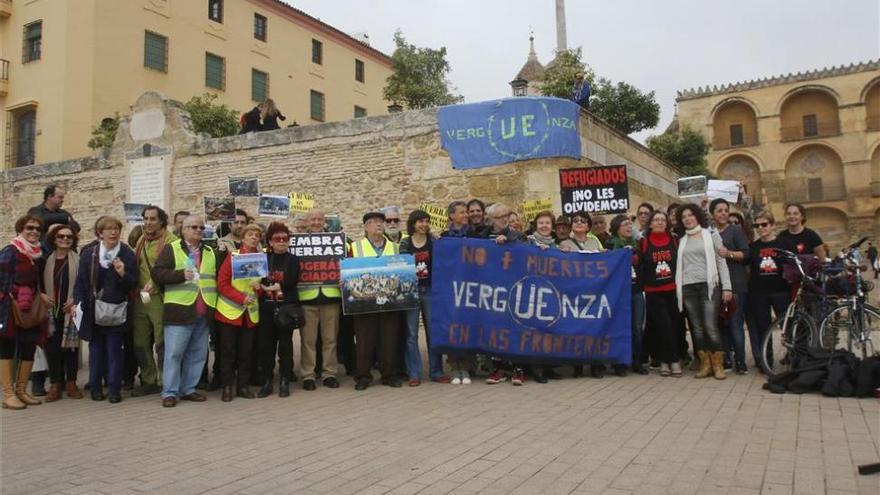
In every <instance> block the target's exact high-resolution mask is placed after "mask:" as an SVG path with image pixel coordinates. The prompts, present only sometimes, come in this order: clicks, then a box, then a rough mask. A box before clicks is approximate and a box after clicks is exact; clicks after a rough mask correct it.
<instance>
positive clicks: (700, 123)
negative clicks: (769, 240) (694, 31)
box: [676, 61, 880, 248]
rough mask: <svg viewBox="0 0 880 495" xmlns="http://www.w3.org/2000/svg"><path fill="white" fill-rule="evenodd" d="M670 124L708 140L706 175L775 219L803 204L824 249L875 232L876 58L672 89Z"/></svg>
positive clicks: (879, 172) (879, 94)
mask: <svg viewBox="0 0 880 495" xmlns="http://www.w3.org/2000/svg"><path fill="white" fill-rule="evenodd" d="M676 103H677V123H678V125H679V126H681V127H684V126H690V127H691V128H693V129H694V130H697V131H699V132H701V133H703V135H704V136H705V137H706V139H707V140H709V142H710V143H712V150H711V152H710V153H709V155H708V162H709V168H710V170H711V171H712V172H713V173H714V174H716V175H718V176H720V177H721V178H728V179H736V180H740V181H742V182H743V183H744V184H745V185H746V187H747V190H748V193H749V194H750V195H751V196H753V197H754V198H755V200H756V201H757V202H758V203H761V204H764V205H766V206H767V207H769V208H770V209H771V210H772V211H773V212H774V214H775V215H776V217H777V220H779V219H781V214H782V212H783V205H784V204H785V203H803V204H804V205H805V206H806V208H807V217H808V222H807V225H808V226H810V227H811V228H813V229H815V230H817V231H818V232H819V233H820V234H821V235H822V237H823V239H825V240H826V242H828V244H829V245H830V246H831V247H832V248H840V247H842V246H843V245H845V244H846V243H848V242H849V241H851V240H853V239H855V238H857V237H860V236H862V235H869V236H872V237H874V236H877V235H880V61H873V62H866V63H860V64H851V65H849V66H841V67H832V68H830V69H822V70H812V71H807V72H804V73H797V74H788V75H785V76H779V77H772V78H765V79H759V80H754V81H747V82H742V83H734V84H728V85H725V86H722V87H720V88H719V87H717V86H716V87H712V88H698V89H696V90H693V89H691V90H686V91H680V92H679V94H678V97H677V98H676Z"/></svg>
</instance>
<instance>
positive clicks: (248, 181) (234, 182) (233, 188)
mask: <svg viewBox="0 0 880 495" xmlns="http://www.w3.org/2000/svg"><path fill="white" fill-rule="evenodd" d="M229 194H231V195H233V196H247V197H251V198H255V197H257V196H259V195H260V180H259V179H257V178H256V177H230V178H229Z"/></svg>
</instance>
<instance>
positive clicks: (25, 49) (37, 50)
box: [21, 21, 43, 64]
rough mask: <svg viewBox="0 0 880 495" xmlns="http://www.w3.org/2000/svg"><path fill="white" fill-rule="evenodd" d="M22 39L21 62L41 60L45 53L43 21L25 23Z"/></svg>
mask: <svg viewBox="0 0 880 495" xmlns="http://www.w3.org/2000/svg"><path fill="white" fill-rule="evenodd" d="M22 40H23V42H22V48H21V63H23V64H26V63H28V62H33V61H34V60H40V58H41V57H42V54H43V21H36V22H32V23H30V24H27V25H25V26H24V35H23V36H22Z"/></svg>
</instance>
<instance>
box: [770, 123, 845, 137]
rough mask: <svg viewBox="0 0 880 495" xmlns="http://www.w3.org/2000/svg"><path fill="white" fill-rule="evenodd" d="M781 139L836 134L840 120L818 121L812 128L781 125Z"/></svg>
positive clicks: (838, 130) (837, 133) (838, 131)
mask: <svg viewBox="0 0 880 495" xmlns="http://www.w3.org/2000/svg"><path fill="white" fill-rule="evenodd" d="M780 134H781V140H782V141H797V140H799V139H810V138H817V137H827V136H837V135H839V134H840V122H839V121H833V122H827V121H826V122H819V123H818V124H816V127H815V128H814V129H808V128H806V127H804V126H803V125H797V126H791V127H783V128H782V129H781V130H780Z"/></svg>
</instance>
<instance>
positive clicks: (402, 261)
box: [340, 254, 419, 315]
mask: <svg viewBox="0 0 880 495" xmlns="http://www.w3.org/2000/svg"><path fill="white" fill-rule="evenodd" d="M340 275H341V277H342V312H343V313H344V314H347V315H353V314H361V313H378V312H382V311H402V310H405V309H415V308H417V307H418V304H419V282H418V279H417V278H416V264H415V258H413V256H412V255H411V254H406V255H397V256H380V257H378V258H373V257H369V258H345V259H343V260H342V262H341V270H340Z"/></svg>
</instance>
